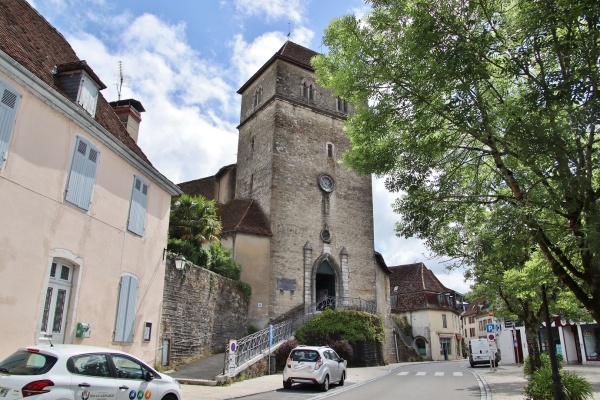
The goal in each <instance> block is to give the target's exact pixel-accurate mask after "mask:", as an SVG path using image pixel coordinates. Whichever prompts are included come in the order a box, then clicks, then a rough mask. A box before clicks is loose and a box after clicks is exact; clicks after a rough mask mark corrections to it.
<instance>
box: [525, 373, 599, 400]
mask: <svg viewBox="0 0 600 400" xmlns="http://www.w3.org/2000/svg"><path fill="white" fill-rule="evenodd" d="M560 377H561V382H562V384H563V391H564V393H565V399H566V400H587V399H593V398H594V392H593V391H592V386H591V385H590V383H589V382H588V381H586V380H585V379H584V378H582V377H580V376H577V375H575V374H573V373H571V372H568V371H560ZM525 396H526V398H527V399H530V400H552V399H554V398H555V397H554V394H553V392H552V370H551V369H550V368H548V367H544V368H541V369H539V370H538V371H536V372H535V373H534V374H533V376H532V377H531V380H530V381H529V383H528V384H527V386H526V387H525Z"/></svg>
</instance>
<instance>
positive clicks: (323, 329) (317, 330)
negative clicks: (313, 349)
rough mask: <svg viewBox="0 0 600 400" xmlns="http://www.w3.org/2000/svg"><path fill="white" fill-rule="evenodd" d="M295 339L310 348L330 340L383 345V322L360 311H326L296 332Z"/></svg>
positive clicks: (375, 316)
mask: <svg viewBox="0 0 600 400" xmlns="http://www.w3.org/2000/svg"><path fill="white" fill-rule="evenodd" d="M296 338H297V339H298V340H299V341H300V342H301V343H303V344H307V345H311V346H324V345H328V344H329V342H330V341H332V340H347V341H348V342H350V343H357V342H374V343H384V342H385V334H384V331H383V320H382V319H381V316H379V315H373V314H369V313H366V312H362V311H353V310H331V309H327V310H324V311H323V312H321V313H320V314H319V315H317V316H316V317H314V318H313V319H311V320H310V321H308V322H307V323H306V324H304V326H302V327H301V328H300V329H298V330H297V331H296Z"/></svg>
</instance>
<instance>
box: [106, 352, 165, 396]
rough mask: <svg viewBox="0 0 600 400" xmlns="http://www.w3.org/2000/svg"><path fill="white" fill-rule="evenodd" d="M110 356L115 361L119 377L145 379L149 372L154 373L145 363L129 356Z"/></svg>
mask: <svg viewBox="0 0 600 400" xmlns="http://www.w3.org/2000/svg"><path fill="white" fill-rule="evenodd" d="M109 357H110V358H111V360H112V361H113V364H115V369H116V370H117V376H118V377H119V378H122V379H138V380H144V378H145V377H146V375H147V374H150V375H152V376H153V375H154V374H153V373H152V372H151V371H150V369H149V368H148V367H146V366H145V365H144V364H141V363H139V362H137V361H136V360H133V359H131V358H129V357H127V356H124V355H121V354H110V355H109ZM134 393H135V392H134Z"/></svg>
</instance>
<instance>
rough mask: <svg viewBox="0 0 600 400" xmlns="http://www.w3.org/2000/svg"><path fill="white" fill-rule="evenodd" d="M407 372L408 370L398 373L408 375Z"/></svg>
mask: <svg viewBox="0 0 600 400" xmlns="http://www.w3.org/2000/svg"><path fill="white" fill-rule="evenodd" d="M409 373H410V372H409V371H402V372H400V373H399V374H398V375H408V374H409Z"/></svg>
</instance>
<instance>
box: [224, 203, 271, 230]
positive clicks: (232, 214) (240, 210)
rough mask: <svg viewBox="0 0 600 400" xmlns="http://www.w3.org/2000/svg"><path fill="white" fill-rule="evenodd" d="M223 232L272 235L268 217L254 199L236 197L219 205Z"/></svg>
mask: <svg viewBox="0 0 600 400" xmlns="http://www.w3.org/2000/svg"><path fill="white" fill-rule="evenodd" d="M219 210H220V212H219V214H220V215H221V225H222V226H223V229H222V230H221V232H222V233H227V232H244V233H252V234H256V235H263V236H271V229H270V227H269V223H268V220H267V217H266V216H265V214H264V213H263V211H262V209H261V208H260V206H259V205H258V204H257V203H256V202H255V201H254V200H252V199H236V200H232V201H230V202H229V203H227V204H223V205H219Z"/></svg>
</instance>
